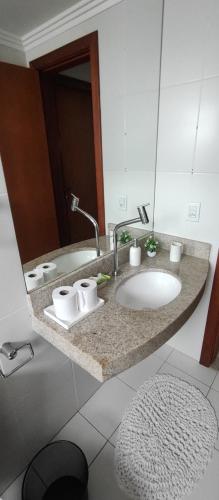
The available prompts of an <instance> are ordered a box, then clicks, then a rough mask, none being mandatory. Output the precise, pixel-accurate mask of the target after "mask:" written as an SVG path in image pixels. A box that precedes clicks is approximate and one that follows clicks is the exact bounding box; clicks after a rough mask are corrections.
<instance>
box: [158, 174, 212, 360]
mask: <svg viewBox="0 0 219 500" xmlns="http://www.w3.org/2000/svg"><path fill="white" fill-rule="evenodd" d="M218 199H219V183H218V174H194V175H192V174H177V173H167V172H158V173H157V182H156V204H155V230H156V231H159V232H164V233H167V234H173V235H176V236H177V235H178V236H184V237H185V238H191V239H195V240H199V241H207V242H209V243H211V244H212V251H211V257H210V263H211V267H210V274H209V279H208V282H207V287H206V290H205V293H204V296H203V298H202V299H201V302H200V304H199V305H198V307H197V308H196V310H195V311H194V313H193V315H192V316H191V318H190V319H189V320H188V321H187V322H186V324H185V325H184V326H183V327H182V328H181V329H180V330H179V331H178V332H177V333H176V335H175V336H174V337H172V339H171V340H170V341H169V345H171V346H172V347H175V348H176V349H179V350H181V351H182V352H184V353H185V354H188V355H189V356H193V357H194V358H195V359H197V360H199V357H200V352H201V346H202V339H203V335H204V329H205V323H206V317H207V311H208V304H209V298H210V292H211V284H212V277H213V272H214V267H215V262H216V257H217V251H218V247H219V235H218V231H217V230H215V215H214V214H217V213H218ZM189 202H200V203H201V213H200V221H199V222H198V223H195V222H190V221H188V220H187V207H188V203H189Z"/></svg>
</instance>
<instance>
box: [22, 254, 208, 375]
mask: <svg viewBox="0 0 219 500" xmlns="http://www.w3.org/2000/svg"><path fill="white" fill-rule="evenodd" d="M102 265H103V263H102ZM151 268H156V269H162V270H167V271H170V272H172V273H174V274H176V275H178V276H179V278H180V279H181V282H182V290H181V292H180V294H179V295H178V297H177V298H176V299H175V300H173V301H172V302H170V303H169V304H167V305H165V306H163V307H160V308H159V309H156V310H152V309H145V310H138V311H136V310H132V309H128V308H125V307H123V306H121V305H119V304H118V303H116V301H115V291H116V288H117V287H118V285H119V284H120V283H121V281H122V280H124V278H127V277H129V276H131V275H133V274H135V273H136V272H138V271H143V270H145V269H151ZM208 268H209V262H208V260H207V259H205V258H197V257H192V256H188V255H183V257H182V260H181V262H180V264H174V263H171V262H170V261H169V252H167V251H166V250H160V252H159V253H158V254H157V256H156V257H154V258H148V257H147V258H145V259H144V261H143V262H142V264H141V266H139V267H138V268H131V267H130V266H129V264H128V263H125V264H123V265H122V266H120V269H121V271H122V273H121V275H120V276H118V277H117V278H116V279H115V278H112V280H111V282H110V283H108V284H106V285H105V286H104V287H102V288H100V289H98V295H99V297H101V298H103V299H104V300H105V305H104V306H103V307H101V308H100V309H98V310H97V311H95V312H93V313H92V314H90V315H89V316H88V317H87V318H85V319H84V320H82V321H81V322H80V323H78V324H77V325H75V326H74V327H72V328H71V329H70V330H68V331H67V330H64V329H63V328H62V327H61V326H59V325H58V324H57V323H55V322H53V321H52V320H50V319H49V318H47V317H45V315H44V313H43V310H42V309H43V307H45V306H46V305H49V302H48V300H50V299H48V297H51V289H50V290H48V292H49V294H50V295H49V294H48V293H47V299H46V300H47V302H46V301H45V297H44V299H43V300H44V302H43V300H41V302H40V300H39V297H38V298H37V300H38V302H37V304H38V305H37V307H35V308H34V307H33V303H32V311H33V328H34V330H35V331H36V332H37V333H39V334H40V335H41V336H42V337H44V338H45V339H46V340H47V341H49V342H50V343H51V344H53V345H54V346H55V347H56V348H57V349H59V350H61V351H62V352H63V353H64V354H66V355H67V356H68V357H69V358H70V359H72V360H73V361H75V362H76V363H78V364H79V365H80V366H81V367H82V368H84V369H85V370H87V371H88V372H89V373H90V374H91V375H93V376H94V377H95V378H97V379H98V380H99V381H101V382H102V381H104V380H106V379H108V378H110V377H112V376H114V375H116V374H118V373H119V372H121V371H123V370H125V369H127V368H129V367H131V366H133V365H134V364H136V363H137V362H139V361H141V360H142V359H144V358H145V357H147V356H149V355H150V354H151V353H152V352H154V351H155V350H156V349H158V348H159V347H160V346H161V345H162V344H164V343H165V342H167V341H168V340H169V338H170V337H172V336H173V335H174V334H175V333H176V332H177V331H178V330H179V328H180V327H181V326H182V325H183V324H184V323H185V321H186V320H187V319H188V318H189V317H190V316H191V314H192V313H193V311H194V309H195V307H196V306H197V304H198V302H199V300H200V299H201V296H202V294H203V291H204V287H205V282H206V278H207V274H208ZM89 271H90V270H88V274H85V271H84V275H83V276H81V277H84V278H85V277H88V276H90V275H91V274H89ZM103 271H104V269H103ZM76 279H80V276H79V277H76ZM73 281H74V280H73ZM62 284H64V283H62ZM65 284H66V283H65ZM35 293H36V292H35ZM50 302H51V300H50ZM42 306H43V307H42Z"/></svg>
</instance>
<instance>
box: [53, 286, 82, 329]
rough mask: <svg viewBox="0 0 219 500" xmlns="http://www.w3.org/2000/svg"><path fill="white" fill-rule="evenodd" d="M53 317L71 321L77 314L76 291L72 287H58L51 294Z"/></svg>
mask: <svg viewBox="0 0 219 500" xmlns="http://www.w3.org/2000/svg"><path fill="white" fill-rule="evenodd" d="M52 300H53V305H54V309H55V315H56V316H57V318H59V319H63V320H64V321H73V320H74V318H75V317H76V316H77V314H78V297H77V291H76V290H75V288H74V287H73V286H59V287H58V288H55V289H54V290H53V292H52Z"/></svg>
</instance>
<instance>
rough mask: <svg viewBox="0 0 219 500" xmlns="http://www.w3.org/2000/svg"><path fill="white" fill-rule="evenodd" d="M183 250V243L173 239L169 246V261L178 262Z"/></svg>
mask: <svg viewBox="0 0 219 500" xmlns="http://www.w3.org/2000/svg"><path fill="white" fill-rule="evenodd" d="M182 252H183V244H182V243H180V242H179V241H173V242H172V243H171V247H170V261H171V262H180V260H181V255H182Z"/></svg>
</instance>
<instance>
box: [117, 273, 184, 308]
mask: <svg viewBox="0 0 219 500" xmlns="http://www.w3.org/2000/svg"><path fill="white" fill-rule="evenodd" d="M181 288H182V285H181V281H180V279H179V278H177V277H176V276H173V275H172V274H169V273H167V272H163V271H160V270H154V269H153V270H148V271H143V272H140V273H137V274H135V275H134V276H131V277H130V278H127V279H126V280H124V281H123V282H122V283H121V285H119V287H118V288H117V291H116V301H117V302H118V303H119V304H121V305H122V306H125V307H129V308H130V309H146V308H150V309H157V308H158V307H161V306H164V305H165V304H168V303H169V302H171V301H172V300H174V299H175V298H176V297H177V295H179V293H180V291H181Z"/></svg>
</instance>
